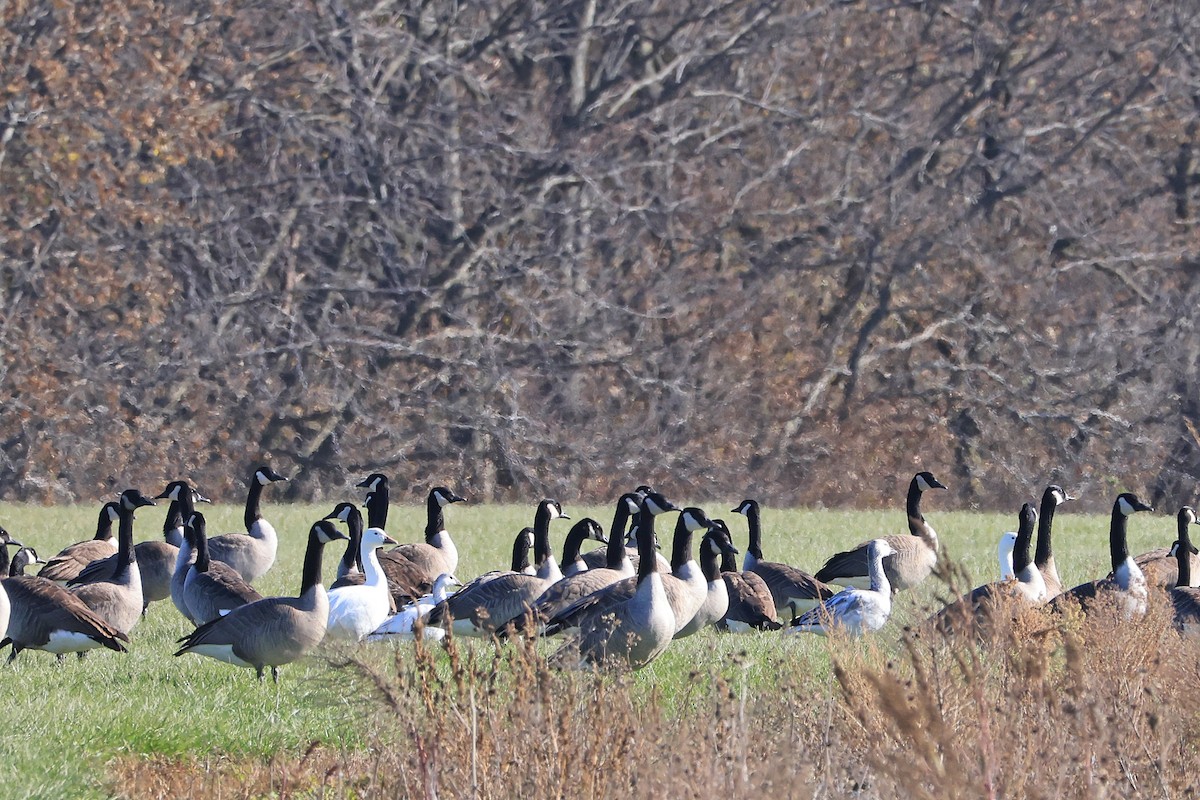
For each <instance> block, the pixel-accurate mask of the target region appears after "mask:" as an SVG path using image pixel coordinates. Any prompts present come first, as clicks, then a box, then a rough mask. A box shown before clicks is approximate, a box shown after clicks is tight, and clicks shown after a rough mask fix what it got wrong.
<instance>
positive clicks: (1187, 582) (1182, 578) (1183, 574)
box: [1175, 542, 1192, 589]
mask: <svg viewBox="0 0 1200 800" xmlns="http://www.w3.org/2000/svg"><path fill="white" fill-rule="evenodd" d="M1175 564H1176V565H1177V566H1178V567H1179V577H1178V578H1176V579H1175V586H1176V587H1177V588H1181V589H1182V588H1185V587H1188V586H1191V585H1192V548H1191V547H1189V546H1188V545H1187V543H1185V542H1176V543H1175Z"/></svg>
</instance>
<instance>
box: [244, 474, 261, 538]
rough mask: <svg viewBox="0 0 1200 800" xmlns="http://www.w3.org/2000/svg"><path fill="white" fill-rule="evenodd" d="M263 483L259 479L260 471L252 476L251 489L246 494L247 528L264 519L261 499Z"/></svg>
mask: <svg viewBox="0 0 1200 800" xmlns="http://www.w3.org/2000/svg"><path fill="white" fill-rule="evenodd" d="M262 491H263V483H262V481H260V480H259V479H258V473H257V472H256V473H254V475H253V476H252V477H251V478H250V491H249V492H248V493H247V494H246V515H245V522H246V530H250V529H251V528H253V527H254V523H255V522H258V521H259V520H260V519H262V511H261V505H260V501H261V500H262Z"/></svg>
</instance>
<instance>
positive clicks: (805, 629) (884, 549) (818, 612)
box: [787, 539, 894, 636]
mask: <svg viewBox="0 0 1200 800" xmlns="http://www.w3.org/2000/svg"><path fill="white" fill-rule="evenodd" d="M893 552H894V551H893V550H892V546H891V544H890V543H889V542H888V540H887V539H872V540H871V541H870V542H868V543H867V563H868V564H869V569H868V573H869V574H870V577H871V588H869V589H859V588H856V587H851V588H848V589H843V590H842V591H840V592H838V593H837V594H835V595H834V596H833V597H831V598H829V599H828V600H826V601H825V602H824V603H822V604H821V605H819V606H817V607H816V608H814V609H811V610H809V611H806V612H804V614H802V615H801V616H800V617H799V618H797V619H795V620H793V621H792V624H791V625H790V626H789V627H788V629H787V630H788V632H789V633H819V634H821V635H822V636H826V635H828V634H829V633H830V632H831V631H835V630H836V631H844V632H845V633H848V634H850V635H851V636H862V635H863V634H864V633H871V632H874V631H877V630H879V629H880V628H882V627H883V626H884V623H886V622H887V620H888V617H889V616H891V613H892V587H891V586H890V585H889V584H888V576H887V570H886V569H884V565H883V560H884V559H885V558H886V557H887V556H889V555H891V554H892V553H893Z"/></svg>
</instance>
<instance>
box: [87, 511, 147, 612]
mask: <svg viewBox="0 0 1200 800" xmlns="http://www.w3.org/2000/svg"><path fill="white" fill-rule="evenodd" d="M152 505H154V501H153V500H151V499H150V498H148V497H146V496H145V495H143V494H142V493H141V492H139V491H138V490H137V489H126V490H125V491H123V492H121V499H120V500H119V501H118V506H119V508H120V519H119V520H118V521H117V543H118V544H117V566H116V569H115V570H113V573H112V576H111V577H109V578H108V579H107V580H101V581H96V582H94V583H85V584H79V585H76V586H72V587H71V592H72V593H73V594H74V595H75V596H76V597H78V598H79V599H80V600H82V601H83V602H85V603H87V605H88V608H90V609H92V611H95V612H96V613H97V614H99V615H100V616H101V618H103V619H104V620H105V621H106V622H107V623H108V624H109V625H112V626H113V627H114V628H116V629H117V630H119V631H121V632H122V633H125V634H128V633H129V632H130V631H131V630H133V626H134V625H136V624H137V623H138V620H140V619H141V618H142V572H141V570H140V569H139V568H138V563H137V555H136V553H135V552H134V550H133V515H134V512H135V511H136V510H137V509H139V508H142V507H143V506H152Z"/></svg>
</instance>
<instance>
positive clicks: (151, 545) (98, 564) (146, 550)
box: [67, 495, 209, 615]
mask: <svg viewBox="0 0 1200 800" xmlns="http://www.w3.org/2000/svg"><path fill="white" fill-rule="evenodd" d="M193 500H194V501H195V502H205V503H207V502H209V501H208V499H207V498H204V497H200V496H198V495H194V496H193ZM183 528H184V523H183V514H182V513H181V512H180V510H179V502H178V501H176V500H172V501H171V504H170V505H169V506H168V507H167V516H166V518H165V519H164V521H163V541H157V540H151V541H147V542H138V543H137V544H135V545H134V546H133V552H134V555H135V556H136V558H137V564H138V571H139V573H140V574H141V578H142V614H143V615H145V613H146V609H147V608H149V607H150V604H151V603H153V602H155V601H156V600H165V599H166V598H168V597H170V596H171V577H172V576H173V575H174V573H175V565H176V563H177V562H178V561H179V546H180V545H181V544H182V543H183ZM116 570H117V554H116V553H113V554H112V555H111V556H108V557H107V558H101V559H97V560H96V561H93V562H92V563H90V564H88V565H87V566H86V567H84V569H83V571H82V572H80V573H79V575H78V576H77V577H76V578H75V579H74V580H71V581H69V582H68V584H67V586H68V587H72V586H77V585H80V584H84V583H95V582H96V581H102V580H111V579H112V576H113V575H114V574H115V573H116Z"/></svg>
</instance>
